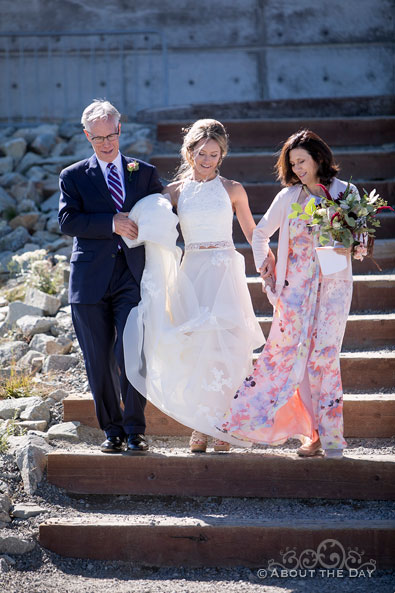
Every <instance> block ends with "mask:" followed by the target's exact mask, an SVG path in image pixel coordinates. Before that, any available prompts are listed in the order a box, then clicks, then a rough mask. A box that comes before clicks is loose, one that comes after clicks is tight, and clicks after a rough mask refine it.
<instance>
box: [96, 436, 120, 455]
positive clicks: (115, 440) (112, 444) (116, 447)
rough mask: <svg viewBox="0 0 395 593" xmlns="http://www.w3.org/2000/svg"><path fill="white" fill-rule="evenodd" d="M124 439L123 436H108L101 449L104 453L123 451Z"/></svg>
mask: <svg viewBox="0 0 395 593" xmlns="http://www.w3.org/2000/svg"><path fill="white" fill-rule="evenodd" d="M123 442H124V439H123V438H121V437H107V438H106V440H105V441H104V443H102V444H101V446H100V449H101V451H102V452H103V453H121V452H122V451H123Z"/></svg>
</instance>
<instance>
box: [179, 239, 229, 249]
mask: <svg viewBox="0 0 395 593" xmlns="http://www.w3.org/2000/svg"><path fill="white" fill-rule="evenodd" d="M234 247H235V246H234V244H233V241H208V242H203V243H187V244H186V245H185V251H197V250H199V249H234Z"/></svg>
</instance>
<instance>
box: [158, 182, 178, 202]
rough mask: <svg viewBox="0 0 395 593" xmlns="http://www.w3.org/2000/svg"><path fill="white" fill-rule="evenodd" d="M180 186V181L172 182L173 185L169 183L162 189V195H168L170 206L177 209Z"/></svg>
mask: <svg viewBox="0 0 395 593" xmlns="http://www.w3.org/2000/svg"><path fill="white" fill-rule="evenodd" d="M180 186H181V181H174V182H173V183H169V185H166V187H164V188H163V190H162V194H163V195H166V194H167V195H168V196H169V197H170V202H171V205H172V206H173V207H175V208H177V204H178V196H179V194H180Z"/></svg>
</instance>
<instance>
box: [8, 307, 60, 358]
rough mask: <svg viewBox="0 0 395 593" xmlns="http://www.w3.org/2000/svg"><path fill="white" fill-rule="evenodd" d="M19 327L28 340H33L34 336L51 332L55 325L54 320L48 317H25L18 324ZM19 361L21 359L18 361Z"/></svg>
mask: <svg viewBox="0 0 395 593" xmlns="http://www.w3.org/2000/svg"><path fill="white" fill-rule="evenodd" d="M16 325H17V327H19V329H20V330H21V331H22V333H23V335H24V336H25V337H26V338H31V337H32V336H34V334H42V333H45V332H47V331H50V330H51V328H52V326H53V325H54V320H53V319H49V318H48V317H38V316H36V315H24V316H23V317H21V318H20V319H18V321H17V322H16ZM18 360H19V359H18Z"/></svg>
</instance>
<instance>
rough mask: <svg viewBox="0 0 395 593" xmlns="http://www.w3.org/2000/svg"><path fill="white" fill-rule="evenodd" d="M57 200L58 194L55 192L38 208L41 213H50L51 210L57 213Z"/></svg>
mask: <svg viewBox="0 0 395 593" xmlns="http://www.w3.org/2000/svg"><path fill="white" fill-rule="evenodd" d="M59 198H60V192H59V191H56V192H55V193H54V194H52V196H50V197H49V198H48V199H47V200H45V202H43V203H42V204H41V206H40V208H41V210H42V211H43V212H50V211H51V210H56V211H58V209H59Z"/></svg>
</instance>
